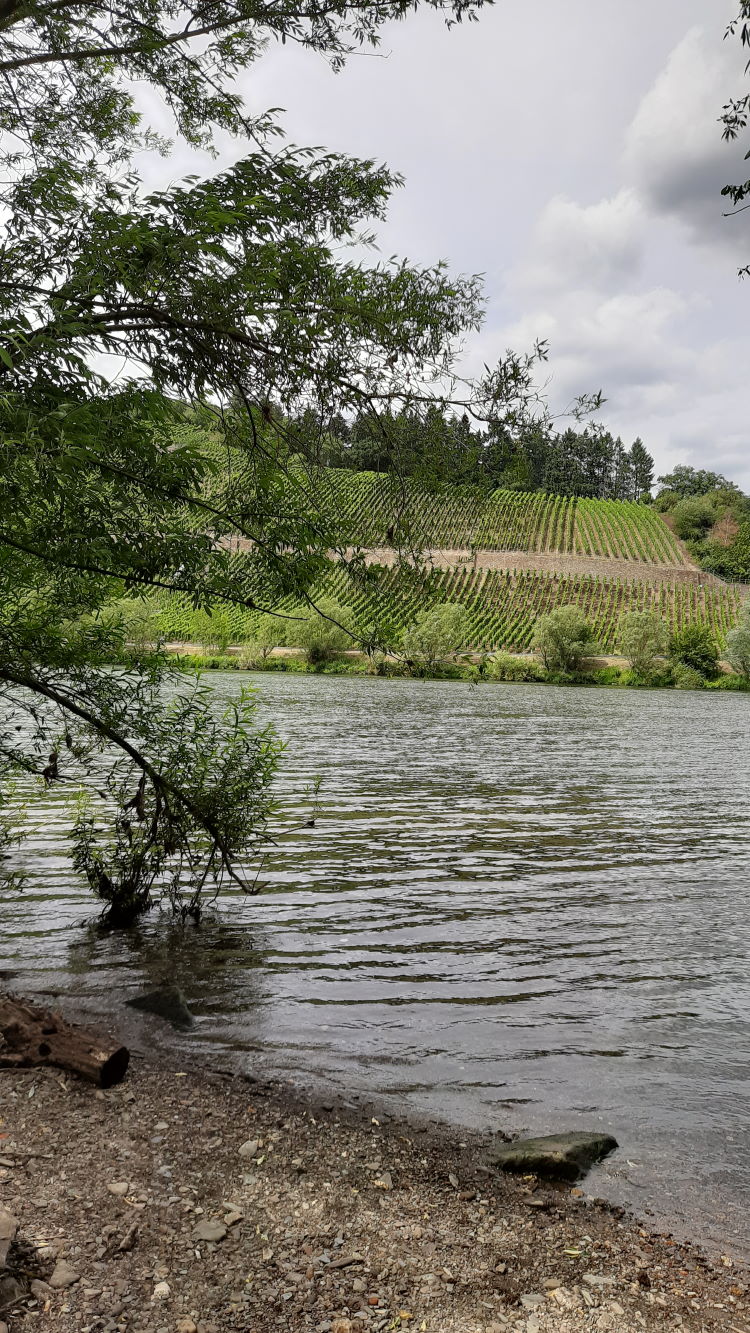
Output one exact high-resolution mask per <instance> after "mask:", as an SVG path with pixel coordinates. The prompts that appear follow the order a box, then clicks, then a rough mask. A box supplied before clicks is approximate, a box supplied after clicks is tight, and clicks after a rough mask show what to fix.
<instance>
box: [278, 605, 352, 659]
mask: <svg viewBox="0 0 750 1333" xmlns="http://www.w3.org/2000/svg"><path fill="white" fill-rule="evenodd" d="M352 628H353V619H352V613H351V610H350V608H349V607H348V606H341V605H340V604H339V603H338V602H336V601H334V599H333V598H332V597H319V598H318V599H317V602H316V604H315V606H301V607H297V608H296V609H295V612H294V618H293V619H291V620H289V621H287V627H286V640H285V642H286V643H287V644H289V645H290V646H291V647H294V648H302V649H304V652H305V657H306V658H307V661H308V662H310V663H311V664H312V665H318V664H319V663H321V662H327V661H329V660H330V658H332V657H333V655H334V654H335V653H340V652H343V651H344V650H345V649H346V648H350V647H351V645H352Z"/></svg>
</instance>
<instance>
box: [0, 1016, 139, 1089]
mask: <svg viewBox="0 0 750 1333" xmlns="http://www.w3.org/2000/svg"><path fill="white" fill-rule="evenodd" d="M129 1060H130V1052H129V1051H128V1049H127V1047H125V1046H115V1045H113V1043H112V1042H111V1041H110V1039H109V1038H108V1037H100V1036H99V1035H98V1034H97V1033H95V1032H92V1031H91V1030H90V1029H89V1028H79V1027H72V1026H71V1025H70V1024H69V1023H66V1022H65V1020H64V1019H63V1018H62V1017H61V1016H60V1014H53V1013H50V1012H48V1011H46V1010H44V1009H39V1008H38V1007H37V1006H36V1005H32V1004H27V1003H26V1002H25V1001H23V1000H19V999H17V998H16V997H14V996H11V995H0V1067H2V1068H6V1069H8V1068H16V1069H29V1068H31V1067H33V1066H34V1065H57V1066H59V1068H60V1069H70V1070H72V1071H73V1073H75V1074H80V1075H81V1077H82V1078H87V1079H88V1080H89V1081H90V1082H91V1083H96V1084H98V1086H99V1087H100V1088H111V1087H113V1086H114V1084H115V1083H121V1082H122V1080H123V1079H124V1077H125V1073H126V1071H127V1068H128V1062H129Z"/></svg>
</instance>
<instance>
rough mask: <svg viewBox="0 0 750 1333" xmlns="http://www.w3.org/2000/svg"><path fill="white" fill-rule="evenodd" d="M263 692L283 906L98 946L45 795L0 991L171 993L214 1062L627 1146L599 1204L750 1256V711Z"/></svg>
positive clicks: (267, 899) (459, 688) (360, 683)
mask: <svg viewBox="0 0 750 1333" xmlns="http://www.w3.org/2000/svg"><path fill="white" fill-rule="evenodd" d="M241 679H242V677H238V676H236V675H232V676H216V677H215V678H214V680H215V683H216V688H217V690H219V691H222V692H225V693H228V692H230V691H234V690H237V689H238V688H239V683H240V680H241ZM257 683H258V685H259V687H260V689H261V691H262V700H263V702H262V706H261V710H262V713H263V718H264V720H266V718H271V719H272V720H273V721H274V722H275V723H276V725H277V727H278V729H279V731H280V732H281V733H282V735H283V736H284V738H285V739H286V740H287V741H288V749H287V751H286V754H285V757H284V772H283V782H282V787H283V800H284V807H285V813H286V817H287V818H288V820H289V823H290V825H291V824H292V823H294V825H295V831H293V832H291V833H290V834H289V835H288V837H287V838H284V839H282V843H281V845H280V847H279V850H278V851H277V852H276V853H274V855H273V856H272V858H271V859H270V861H269V862H268V864H267V865H266V866H265V867H264V870H263V878H264V880H265V881H267V883H268V889H267V891H266V892H265V893H264V894H263V895H262V896H261V897H260V898H251V899H247V898H244V897H242V896H239V895H237V894H227V895H226V896H225V898H224V899H223V901H222V904H221V911H220V915H219V917H218V918H217V919H216V920H215V921H213V922H210V921H209V922H207V923H206V925H205V926H204V927H203V928H202V929H201V930H200V931H198V932H195V931H189V932H188V933H187V935H183V934H182V933H181V932H180V931H178V930H176V929H175V928H173V927H172V926H171V925H169V924H168V923H166V922H165V921H164V919H160V918H158V917H152V918H150V919H149V920H148V921H146V922H144V923H143V924H142V925H141V926H140V927H139V928H138V929H137V930H134V931H131V932H127V933H123V934H110V935H107V934H101V933H100V932H98V931H97V930H96V929H95V928H94V927H92V926H91V925H87V924H86V922H87V921H90V919H91V915H92V912H91V905H90V902H89V900H88V899H87V898H86V896H85V894H84V893H83V892H82V891H81V889H80V887H79V885H78V884H77V883H76V881H75V878H74V876H73V875H72V874H71V872H70V869H69V867H68V865H67V863H66V862H65V860H64V858H63V856H62V855H61V818H62V810H61V806H60V803H59V800H58V799H57V798H56V797H54V796H45V797H44V798H43V800H42V802H40V805H39V808H38V809H37V808H35V809H34V811H33V821H34V823H35V833H34V837H33V839H32V841H31V843H27V845H26V847H25V849H23V851H22V852H21V853H20V854H19V856H18V858H17V859H18V861H19V863H22V864H23V865H24V867H25V868H26V869H27V871H28V874H29V879H28V882H27V886H26V889H25V891H24V892H23V893H22V894H16V895H13V896H12V898H11V900H10V901H9V902H7V903H6V904H5V906H4V911H3V921H2V932H1V933H0V969H3V970H13V971H15V972H16V973H18V974H19V978H18V984H19V985H20V984H23V985H25V986H28V987H29V988H32V987H37V988H40V989H41V988H48V989H50V988H51V989H59V990H60V991H62V992H65V993H68V994H69V995H71V996H75V997H76V998H77V999H78V1000H79V1001H81V1002H84V1003H85V1005H86V1006H87V1007H88V1008H90V1009H93V1010H97V1009H101V1010H105V1009H110V1008H112V1007H115V1008H117V1007H118V1006H120V1005H122V1004H124V1001H125V1000H126V999H128V998H130V997H132V996H133V995H134V994H136V993H137V992H138V991H139V990H143V989H144V988H146V987H148V988H153V986H155V985H159V984H161V983H163V982H166V981H168V982H176V983H177V984H179V985H180V986H181V987H182V989H183V990H184V991H185V994H186V996H187V999H188V1002H189V1004H190V1006H191V1008H192V1009H193V1011H194V1012H195V1013H196V1015H197V1016H198V1024H197V1027H196V1029H195V1034H194V1035H193V1036H192V1037H191V1038H190V1039H189V1040H190V1041H191V1042H192V1043H193V1044H194V1043H195V1042H196V1041H200V1040H204V1041H206V1042H210V1043H211V1044H212V1045H221V1046H222V1047H224V1048H225V1049H226V1048H229V1047H231V1048H232V1049H233V1050H234V1051H235V1053H236V1055H235V1058H237V1059H239V1060H240V1061H242V1060H244V1061H246V1062H247V1061H249V1062H250V1063H252V1064H256V1063H257V1062H258V1060H259V1059H262V1060H263V1061H265V1062H266V1063H267V1064H268V1066H269V1067H270V1068H272V1069H274V1070H276V1071H278V1072H280V1073H282V1074H284V1075H285V1076H287V1077H290V1078H294V1079H296V1080H300V1079H316V1078H324V1079H325V1080H326V1082H327V1083H328V1084H329V1085H333V1086H335V1087H336V1088H338V1089H341V1090H344V1091H346V1090H348V1091H352V1090H354V1091H359V1092H360V1093H361V1094H363V1095H372V1096H373V1097H378V1098H385V1099H386V1100H388V1099H390V1100H391V1101H392V1103H393V1105H394V1107H395V1106H404V1105H405V1104H406V1105H407V1106H411V1107H412V1108H414V1109H418V1110H419V1111H426V1112H428V1113H430V1114H434V1115H439V1116H441V1117H444V1118H449V1119H453V1120H455V1121H457V1122H459V1123H464V1124H471V1125H475V1126H498V1127H501V1126H502V1127H506V1128H507V1127H510V1128H514V1129H520V1128H524V1127H534V1128H539V1129H545V1128H546V1129H550V1130H551V1129H556V1128H560V1127H563V1128H570V1127H575V1126H576V1125H590V1126H591V1127H594V1128H595V1127H597V1126H599V1125H604V1126H606V1127H607V1128H608V1129H611V1130H612V1131H613V1132H614V1133H615V1134H616V1136H617V1137H618V1138H619V1140H620V1142H621V1144H622V1145H623V1148H624V1151H623V1152H622V1153H620V1154H619V1155H618V1156H616V1157H615V1158H614V1159H612V1161H611V1163H610V1164H608V1165H607V1167H606V1168H604V1169H603V1171H602V1172H601V1173H600V1176H599V1181H598V1183H597V1188H599V1189H600V1191H601V1192H604V1191H605V1190H608V1191H609V1192H610V1193H614V1194H616V1195H618V1196H620V1197H624V1198H626V1199H628V1200H629V1201H633V1202H635V1203H636V1205H637V1206H638V1207H639V1208H645V1207H646V1206H652V1207H654V1208H656V1207H657V1203H658V1205H659V1207H660V1208H661V1209H662V1210H663V1211H665V1212H666V1214H667V1215H669V1216H671V1217H672V1218H673V1219H676V1220H677V1222H678V1223H679V1218H680V1217H681V1216H684V1217H687V1218H688V1219H689V1221H690V1225H691V1226H692V1227H695V1225H696V1222H695V1219H696V1216H697V1217H699V1225H700V1227H701V1231H702V1234H703V1235H704V1236H705V1238H706V1239H707V1240H712V1239H713V1240H717V1241H719V1242H720V1243H721V1244H722V1245H723V1246H724V1247H725V1248H726V1247H727V1244H728V1242H729V1241H731V1242H733V1243H734V1245H735V1247H736V1248H739V1249H744V1251H745V1252H748V1251H750V1227H749V1226H748V1223H747V1221H746V1214H747V1209H748V1205H749V1204H750V1166H749V1165H748V1160H747V1158H748V1154H747V1151H746V1149H747V1131H746V1125H747V1122H748V1113H749V1112H750V1081H749V1080H748V1074H747V1069H746V1055H747V1046H748V1037H749V1036H750V1026H749V1013H750V995H749V993H748V968H747V957H748V935H749V933H750V910H749V909H748V904H747V901H746V889H747V881H748V867H749V866H750V844H749V842H748V834H749V832H750V815H749V814H748V806H747V796H748V778H749V777H750V743H749V742H750V699H748V698H747V697H745V696H741V695H740V696H713V695H711V696H704V695H701V694H700V693H675V694H671V693H670V694H666V693H658V692H647V691H644V692H638V693H635V692H633V693H624V692H617V691H602V690H597V691H587V690H583V689H577V690H574V689H553V688H542V687H539V686H513V685H509V686H502V685H492V686H485V687H481V688H479V689H474V688H471V687H470V686H468V685H463V684H457V683H453V682H451V683H445V684H442V683H438V682H407V681H382V680H357V679H345V678H344V679H342V678H325V677H303V678H300V677H293V676H290V677H284V676H282V675H265V676H261V677H257ZM317 775H320V776H322V778H323V790H322V798H321V800H322V806H321V811H320V814H319V818H318V820H317V822H316V825H315V827H314V828H304V829H299V827H298V825H299V822H300V821H299V818H298V817H299V812H300V807H301V805H303V804H304V803H305V802H306V801H307V799H308V798H307V797H306V795H305V792H306V789H307V788H308V786H309V784H310V781H311V779H313V778H315V777H316V776H317ZM170 1040H177V1039H176V1038H172V1037H171V1035H170ZM180 1040H184V1039H180ZM243 1052H252V1055H247V1054H244V1055H243Z"/></svg>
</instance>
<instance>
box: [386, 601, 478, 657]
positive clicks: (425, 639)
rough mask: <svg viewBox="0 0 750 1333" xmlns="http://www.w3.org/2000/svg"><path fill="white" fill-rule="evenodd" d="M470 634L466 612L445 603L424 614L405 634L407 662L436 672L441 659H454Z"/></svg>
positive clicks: (402, 644)
mask: <svg viewBox="0 0 750 1333" xmlns="http://www.w3.org/2000/svg"><path fill="white" fill-rule="evenodd" d="M468 633H469V617H468V614H467V611H466V608H465V607H463V606H461V605H459V603H457V602H442V603H440V604H439V605H438V606H433V607H431V608H430V610H429V611H422V612H421V613H420V615H418V616H417V619H416V621H415V623H414V624H413V625H410V626H409V628H408V629H407V630H405V631H404V636H403V639H402V643H401V648H402V652H403V654H404V657H405V658H406V659H407V661H409V660H411V661H413V662H417V663H418V664H419V665H420V666H421V667H423V668H434V667H435V666H436V665H437V663H438V662H439V661H441V659H443V658H446V657H451V656H453V654H454V653H457V652H458V650H459V648H461V647H463V644H464V642H465V640H466V636H467V635H468Z"/></svg>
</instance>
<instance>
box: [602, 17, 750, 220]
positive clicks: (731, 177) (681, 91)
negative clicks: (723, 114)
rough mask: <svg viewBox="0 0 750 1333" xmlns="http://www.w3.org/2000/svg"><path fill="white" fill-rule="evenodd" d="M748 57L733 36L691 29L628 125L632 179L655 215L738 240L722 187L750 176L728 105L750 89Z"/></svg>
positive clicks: (628, 167) (627, 160)
mask: <svg viewBox="0 0 750 1333" xmlns="http://www.w3.org/2000/svg"><path fill="white" fill-rule="evenodd" d="M743 82H744V80H743V57H742V55H741V53H740V52H739V49H738V47H737V45H736V44H735V43H733V42H719V41H717V40H716V34H715V33H714V32H711V33H709V32H707V31H705V30H703V29H701V28H691V30H690V31H689V32H688V33H687V34H686V35H685V37H684V38H683V39H682V41H681V42H680V43H679V44H678V45H677V46H676V47H675V49H674V51H673V52H672V54H671V56H670V58H669V60H668V61H667V63H666V65H665V67H664V69H663V70H662V72H661V74H660V75H659V77H658V78H657V79H656V81H655V83H654V85H653V87H652V88H651V89H650V91H649V92H648V93H647V94H646V96H645V97H644V98H643V100H642V101H641V104H640V106H639V108H638V111H637V113H636V115H635V117H634V119H633V121H632V123H631V124H630V126H629V128H628V132H627V135H626V140H625V151H624V157H623V165H624V170H625V174H626V178H627V179H628V180H629V181H630V182H632V184H633V186H634V188H635V189H636V190H637V191H638V192H639V194H640V195H641V197H642V199H643V201H644V203H645V205H646V206H647V207H648V208H650V209H651V211H652V212H654V213H655V214H664V215H667V216H669V217H673V218H676V219H677V220H678V221H679V222H680V223H681V224H682V225H684V226H686V227H688V228H689V229H690V232H691V234H692V236H693V237H694V238H695V239H698V240H704V241H708V242H717V241H719V242H722V243H723V244H725V245H727V246H736V245H737V244H738V239H739V238H738V230H739V229H738V228H737V227H734V226H732V224H730V223H728V222H727V221H726V219H725V218H724V217H723V213H724V212H725V211H726V207H727V205H726V202H725V201H724V200H722V198H721V189H722V187H723V186H724V185H726V184H727V183H728V182H729V181H736V180H741V179H743V178H744V176H745V174H746V173H745V168H744V165H743V148H742V146H738V144H737V143H734V144H731V143H726V142H724V141H723V140H722V137H721V132H720V126H719V123H718V117H719V112H720V109H721V107H722V106H723V105H724V103H725V102H726V101H727V100H728V99H729V97H730V95H732V94H733V93H734V92H736V91H737V90H741V89H742V87H743Z"/></svg>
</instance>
